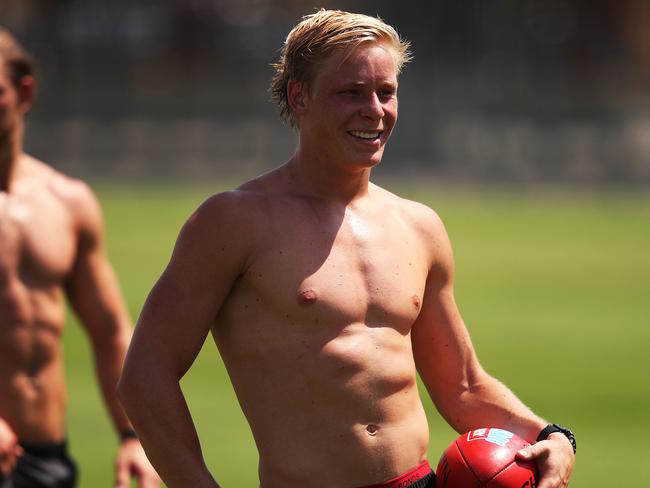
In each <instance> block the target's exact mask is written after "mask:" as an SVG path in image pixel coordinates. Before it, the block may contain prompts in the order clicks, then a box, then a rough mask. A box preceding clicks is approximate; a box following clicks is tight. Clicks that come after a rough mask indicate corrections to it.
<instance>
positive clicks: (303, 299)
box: [298, 289, 318, 306]
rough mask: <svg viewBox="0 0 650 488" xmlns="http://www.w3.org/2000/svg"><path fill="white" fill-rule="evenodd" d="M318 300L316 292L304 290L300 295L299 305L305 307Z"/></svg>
mask: <svg viewBox="0 0 650 488" xmlns="http://www.w3.org/2000/svg"><path fill="white" fill-rule="evenodd" d="M316 300H318V297H317V296H316V292H315V291H314V290H311V289H309V290H304V291H301V292H300V293H299V294H298V303H299V304H300V305H303V306H307V305H311V304H313V303H315V302H316Z"/></svg>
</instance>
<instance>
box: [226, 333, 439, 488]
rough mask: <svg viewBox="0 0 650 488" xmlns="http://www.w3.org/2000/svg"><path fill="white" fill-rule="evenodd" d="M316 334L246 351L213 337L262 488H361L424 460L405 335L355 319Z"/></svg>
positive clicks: (424, 434)
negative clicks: (253, 449) (251, 442)
mask: <svg viewBox="0 0 650 488" xmlns="http://www.w3.org/2000/svg"><path fill="white" fill-rule="evenodd" d="M263 329H265V330H270V329H273V327H272V324H266V325H265V326H264V327H263ZM307 329H309V328H307ZM319 330H320V332H319V331H318V330H314V329H311V330H309V331H305V333H301V332H300V331H298V332H296V329H295V328H294V330H293V331H291V332H289V331H286V332H287V333H286V334H284V335H282V334H280V335H274V339H273V340H272V339H270V337H266V338H264V339H262V340H260V337H257V339H256V340H255V342H253V343H251V342H250V341H246V344H247V346H246V347H245V348H242V347H237V348H235V347H234V344H235V343H238V344H239V346H241V344H242V343H241V342H239V341H237V340H235V341H234V342H232V343H231V340H232V339H233V337H232V336H229V335H228V334H226V335H223V336H222V335H220V334H215V339H216V341H217V345H218V347H219V349H220V351H221V354H222V357H223V359H224V362H225V363H226V367H227V368H228V370H229V374H230V376H231V379H232V381H233V385H234V387H235V390H236V392H237V396H238V398H239V401H240V403H241V405H242V409H243V411H244V413H245V415H246V417H247V419H248V421H249V424H250V426H251V429H252V431H253V436H254V438H255V441H256V444H257V447H258V450H259V454H260V481H261V486H262V487H268V488H281V487H284V486H286V487H290V486H313V487H320V486H322V487H328V486H329V487H331V486H359V485H365V484H372V483H377V482H380V481H383V480H386V479H390V478H393V477H395V476H398V475H400V474H402V473H403V472H405V471H408V470H409V469H411V468H413V467H415V466H416V465H418V464H419V463H420V462H422V461H423V460H424V458H425V456H426V450H427V445H428V436H429V434H428V424H427V419H426V416H425V413H424V409H423V407H422V403H421V401H420V398H419V394H418V389H417V383H416V372H415V365H414V363H413V355H412V352H411V339H410V334H402V333H400V332H398V331H396V330H395V329H393V328H391V327H369V326H367V325H366V324H362V323H355V324H350V325H348V326H346V327H345V328H344V329H342V330H339V331H332V330H330V331H329V334H331V337H330V336H328V333H327V330H328V329H327V328H326V327H325V328H320V329H319ZM276 331H277V329H276ZM323 331H324V332H325V333H321V332H323ZM240 339H241V338H240ZM231 346H232V347H231ZM242 349H245V350H242Z"/></svg>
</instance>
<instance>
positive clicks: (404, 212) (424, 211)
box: [375, 187, 453, 268]
mask: <svg viewBox="0 0 650 488" xmlns="http://www.w3.org/2000/svg"><path fill="white" fill-rule="evenodd" d="M375 188H376V189H375V191H376V192H377V193H378V196H380V198H382V199H384V200H385V201H386V205H388V206H389V207H390V208H391V209H392V210H391V213H393V214H395V215H396V216H397V218H399V219H400V220H401V221H402V222H404V224H405V225H406V226H407V227H408V228H409V229H411V230H412V231H413V232H414V233H415V234H416V235H417V236H418V237H419V238H420V242H421V243H422V246H423V248H424V249H425V250H426V253H427V255H428V256H429V260H430V261H429V263H430V266H431V267H433V268H435V267H442V268H449V267H450V266H453V256H452V249H451V243H450V241H449V236H448V235H447V230H446V229H445V225H444V223H443V221H442V219H441V217H440V216H439V215H438V213H437V212H436V211H435V210H433V209H432V208H431V207H429V206H428V205H425V204H423V203H420V202H417V201H414V200H409V199H407V198H403V197H400V196H398V195H395V194H394V193H391V192H389V191H387V190H385V189H381V188H379V187H375Z"/></svg>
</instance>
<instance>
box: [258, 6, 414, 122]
mask: <svg viewBox="0 0 650 488" xmlns="http://www.w3.org/2000/svg"><path fill="white" fill-rule="evenodd" d="M362 42H382V43H386V44H388V46H389V47H391V48H392V49H393V52H394V54H395V66H396V68H397V73H398V74H399V73H400V72H401V70H402V67H403V66H404V65H405V64H406V63H407V62H409V61H410V60H411V53H410V52H409V47H410V43H409V42H408V41H406V40H403V39H402V38H400V36H399V34H398V33H397V31H396V30H395V29H394V28H393V27H391V26H390V25H388V24H386V23H385V22H384V21H383V20H381V19H380V18H379V17H376V18H375V17H369V16H367V15H363V14H353V13H349V12H342V11H340V10H325V9H320V10H318V11H317V12H315V13H313V14H311V15H306V16H304V17H303V18H302V21H301V22H300V23H298V25H296V26H295V27H294V28H293V29H292V30H291V32H289V35H288V36H287V38H286V40H285V42H284V45H283V47H282V51H281V52H280V59H279V61H278V62H277V63H275V64H273V67H274V68H275V75H274V76H273V79H272V81H271V88H270V92H271V98H272V99H273V101H274V102H276V103H277V104H278V105H279V107H280V116H281V117H282V119H284V120H285V121H286V122H288V123H289V125H291V126H293V127H296V126H297V121H296V117H295V114H294V113H293V111H292V110H291V107H290V106H289V100H288V98H287V85H288V83H289V81H290V80H294V81H297V82H300V83H305V85H306V86H307V88H309V86H310V85H311V83H312V82H313V80H314V78H315V77H316V75H317V67H318V66H319V64H321V63H322V62H323V60H324V59H326V58H327V57H328V56H329V55H331V54H332V52H333V51H334V50H338V49H343V50H347V51H351V50H353V49H354V48H356V47H357V46H358V45H359V44H361V43H362Z"/></svg>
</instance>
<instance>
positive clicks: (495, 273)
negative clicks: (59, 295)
mask: <svg viewBox="0 0 650 488" xmlns="http://www.w3.org/2000/svg"><path fill="white" fill-rule="evenodd" d="M384 186H387V187H388V188H389V189H391V190H393V191H396V192H398V193H400V194H401V195H404V196H407V197H410V198H414V199H417V200H420V201H423V202H425V203H427V204H429V205H430V206H432V207H434V208H435V209H436V210H437V211H438V213H439V214H440V215H441V216H442V217H443V219H444V220H445V222H446V224H447V229H448V231H449V234H450V236H451V239H452V243H453V244H454V249H455V255H456V267H457V280H456V282H457V285H456V295H457V301H458V303H459V305H460V308H461V311H462V313H463V316H464V318H465V321H466V323H467V325H468V327H469V329H470V332H471V333H472V336H473V339H474V343H475V346H476V349H477V351H478V354H479V356H480V358H481V360H482V363H483V365H484V366H485V367H486V369H487V370H488V371H489V372H491V373H492V374H494V375H495V376H497V377H498V378H500V379H502V380H503V381H504V382H505V383H506V384H507V385H508V386H510V387H511V388H512V389H513V390H514V391H515V392H516V393H517V394H518V395H519V396H520V397H521V398H522V399H523V400H524V401H525V402H526V403H528V404H529V405H530V406H531V407H532V408H533V409H534V410H535V411H536V412H538V413H539V414H540V415H542V416H544V417H546V418H548V419H549V420H552V421H557V422H560V423H565V424H566V425H569V426H571V427H572V428H573V429H574V431H575V432H576V436H577V439H578V458H577V464H576V470H575V474H574V477H573V482H572V484H571V486H572V487H573V488H581V487H582V488H586V487H606V486H607V487H609V486H616V487H619V486H620V487H625V486H644V485H645V483H647V481H646V482H644V481H643V480H644V479H646V480H647V474H646V473H645V469H644V468H643V466H644V464H643V463H644V460H647V459H650V444H649V443H648V440H647V436H648V434H650V419H649V413H650V381H649V379H648V373H649V372H650V364H649V363H650V361H649V360H648V357H649V353H650V257H649V256H648V254H649V252H650V196H647V195H646V196H643V195H640V194H633V195H626V194H624V193H623V192H598V193H594V192H587V191H582V192H576V191H569V190H554V191H550V190H546V191H521V190H512V189H500V190H485V189H482V190H477V189H476V188H474V189H472V188H458V189H450V188H445V189H442V188H437V187H433V188H426V187H424V186H422V185H421V184H420V186H413V185H410V184H408V183H406V182H399V183H398V182H384ZM95 188H96V190H97V193H98V196H99V198H100V200H101V202H102V204H103V207H104V212H105V218H106V225H107V232H108V249H109V254H110V257H111V259H112V261H113V264H114V266H115V268H116V270H117V273H118V275H119V277H120V280H121V283H122V288H123V292H124V294H125V297H126V300H127V303H128V306H129V309H130V311H131V314H132V316H133V318H134V320H135V318H136V317H137V315H138V313H139V310H140V307H141V305H142V303H143V301H144V298H145V296H146V294H147V293H148V291H149V289H150V288H151V286H152V284H153V283H154V281H155V280H156V279H157V277H158V275H159V273H160V272H161V270H162V269H163V267H164V265H165V264H166V262H167V259H168V258H169V254H170V252H171V248H172V245H173V242H174V240H175V238H176V234H177V232H178V230H179V228H180V226H181V224H182V223H183V221H184V220H185V218H186V217H187V216H188V214H189V213H190V212H191V211H192V210H193V209H194V208H195V207H196V206H197V205H198V204H199V203H200V202H201V201H202V200H203V199H204V198H205V197H207V196H208V195H210V194H211V193H213V192H215V191H218V190H220V189H221V188H220V187H219V185H208V184H201V185H189V184H185V185H172V184H171V183H166V184H159V185H144V186H142V185H137V186H136V185H135V184H134V185H131V186H122V185H114V184H108V183H104V184H97V185H95ZM65 348H66V365H67V375H68V381H69V397H70V406H69V416H68V424H69V433H70V443H71V450H72V453H73V455H74V456H75V457H76V459H77V461H78V462H79V464H80V466H81V485H80V486H81V488H96V487H102V486H106V487H108V486H111V483H112V482H113V481H112V480H113V478H112V476H113V475H112V463H113V456H114V454H115V447H116V445H117V441H116V438H115V435H114V433H113V432H112V430H111V427H110V424H109V421H108V417H107V414H106V412H105V410H104V409H103V407H102V406H101V402H100V401H99V393H98V389H97V387H96V383H95V381H94V377H93V371H92V368H91V367H90V364H91V361H90V351H89V347H88V343H87V341H86V339H85V336H84V335H83V332H82V331H81V328H80V327H79V326H78V325H77V324H76V323H75V322H74V318H71V320H70V325H69V326H68V328H67V331H66V334H65ZM183 389H184V391H185V393H186V396H187V398H188V401H189V403H190V408H191V410H192V412H193V415H194V418H195V422H196V424H197V428H198V431H199V434H200V437H201V440H202V444H203V450H204V454H205V458H206V460H207V463H208V465H209V466H210V468H211V470H212V472H213V473H214V474H215V476H216V478H217V479H218V480H219V481H220V482H221V483H222V486H224V487H226V488H228V487H232V488H239V487H241V488H246V487H254V486H257V484H256V483H257V464H256V463H257V456H256V451H255V448H254V445H253V441H252V437H251V435H250V433H249V431H248V427H247V425H246V422H245V420H244V418H243V416H242V415H241V413H240V411H239V408H238V405H237V401H236V399H235V397H234V395H233V393H232V388H231V386H230V383H229V381H228V379H227V376H226V374H225V372H224V368H223V365H222V363H221V361H220V359H219V358H218V355H217V352H216V348H215V347H214V345H213V344H212V343H211V342H209V343H207V344H206V345H205V347H204V350H203V351H202V353H201V354H200V356H199V357H198V358H197V360H196V363H195V364H194V366H193V368H192V369H191V370H190V372H189V373H188V375H187V376H186V377H185V378H184V379H183ZM425 406H426V408H427V411H428V413H429V419H430V425H431V430H432V435H431V446H430V453H429V455H430V456H429V457H430V461H431V462H432V464H435V463H437V460H438V457H439V455H440V453H441V452H442V450H443V449H444V448H445V447H446V445H447V444H448V443H449V442H450V441H451V440H452V439H453V438H454V437H455V434H454V433H453V432H452V431H451V430H450V429H449V428H448V427H447V426H446V424H445V423H444V422H443V421H441V420H440V419H439V417H438V415H437V413H436V411H435V408H434V407H433V406H432V405H431V403H430V402H429V401H428V399H425Z"/></svg>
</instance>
